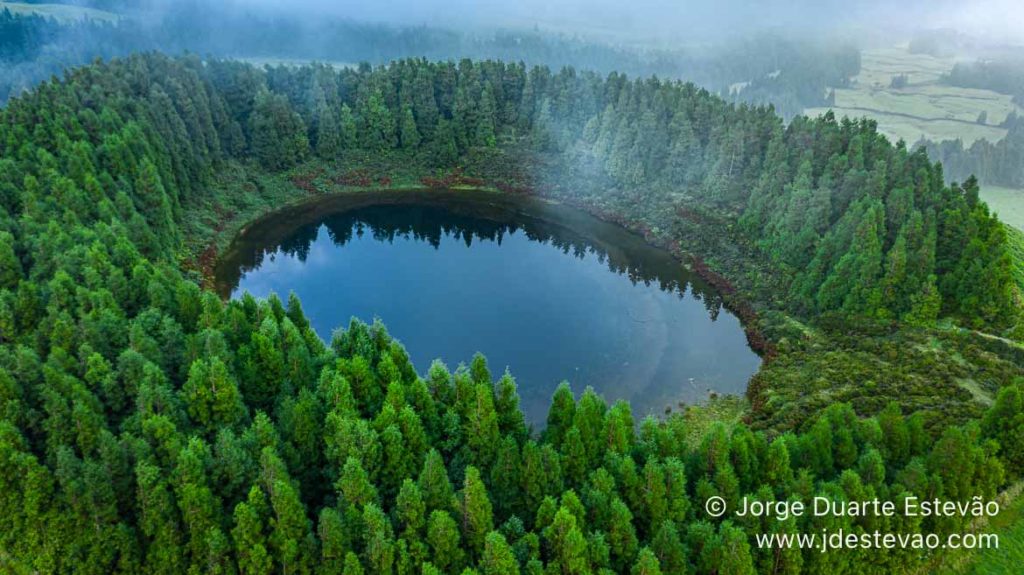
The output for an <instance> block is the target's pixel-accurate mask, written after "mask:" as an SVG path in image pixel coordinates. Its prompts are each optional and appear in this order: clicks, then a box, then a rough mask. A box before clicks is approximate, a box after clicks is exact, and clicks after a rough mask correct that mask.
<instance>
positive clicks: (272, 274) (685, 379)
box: [216, 191, 760, 426]
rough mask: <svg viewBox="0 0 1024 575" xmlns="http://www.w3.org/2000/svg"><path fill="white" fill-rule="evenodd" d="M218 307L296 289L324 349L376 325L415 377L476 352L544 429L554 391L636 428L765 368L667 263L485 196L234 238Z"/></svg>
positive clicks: (267, 227) (380, 207)
mask: <svg viewBox="0 0 1024 575" xmlns="http://www.w3.org/2000/svg"><path fill="white" fill-rule="evenodd" d="M216 276H217V283H218V289H219V291H220V293H221V294H222V295H223V296H224V297H232V298H235V297H239V296H240V295H241V294H243V293H244V292H246V291H248V292H250V293H252V294H253V295H255V296H257V297H265V296H267V295H269V294H270V293H273V292H276V293H277V294H279V295H280V296H281V297H282V298H286V297H287V296H288V293H289V292H290V291H294V292H295V293H296V294H297V295H298V296H299V297H300V298H301V300H302V305H303V309H304V310H305V312H306V315H307V316H308V317H309V319H310V322H311V323H312V325H313V327H314V329H316V331H317V333H318V334H319V335H320V336H321V337H322V338H323V339H324V340H325V341H329V340H330V337H331V333H332V332H333V330H334V329H336V328H339V327H345V326H347V325H348V323H349V320H350V318H351V317H358V318H360V319H363V320H364V321H367V322H371V321H373V320H374V318H380V319H381V320H382V321H383V322H384V323H385V324H386V325H387V327H388V331H389V332H390V333H391V335H392V336H393V337H395V338H396V339H398V340H399V341H401V342H402V344H403V345H404V346H405V348H406V349H407V350H408V352H409V355H410V357H411V358H412V361H413V362H414V363H415V365H416V368H417V370H418V371H419V372H420V373H421V374H425V373H426V371H427V368H428V367H429V366H430V364H431V362H432V361H433V360H434V359H435V358H438V359H441V360H442V361H444V362H445V363H447V364H448V366H449V367H450V368H451V369H453V370H454V369H455V367H456V366H457V365H458V364H459V363H460V362H465V363H467V364H468V363H469V360H470V359H471V358H472V356H473V354H474V353H475V352H477V351H479V352H482V353H483V354H484V355H486V356H487V359H488V363H489V365H490V368H491V372H492V374H494V376H495V378H497V377H499V376H500V375H501V374H502V372H503V371H504V370H505V369H506V367H507V368H508V369H509V370H510V372H511V373H512V375H513V376H514V377H515V378H516V382H517V384H518V387H519V394H520V397H521V401H522V407H523V410H524V412H525V413H526V417H527V420H528V421H529V422H531V423H534V424H535V425H537V426H543V422H544V420H545V419H546V415H547V406H548V403H549V400H550V398H551V394H552V393H553V392H554V390H555V388H556V387H557V385H558V384H559V382H561V381H563V380H565V381H568V382H570V383H571V384H572V388H573V390H574V391H575V392H576V393H577V394H579V393H580V392H581V391H582V390H583V389H584V388H585V387H586V386H588V385H589V386H592V387H593V388H594V389H595V390H596V391H597V392H598V393H600V394H602V395H603V396H604V397H605V398H606V399H607V400H608V401H609V403H611V402H612V401H615V400H617V399H627V400H629V401H630V402H631V403H632V406H633V413H634V415H635V416H636V417H637V420H638V421H639V419H640V418H641V417H642V416H644V415H646V414H648V413H652V414H660V413H663V412H664V411H665V409H666V408H667V407H675V406H677V405H679V404H680V403H698V402H702V401H705V400H706V399H707V398H708V397H709V396H710V394H712V393H718V394H742V393H744V392H745V390H746V385H747V381H748V380H749V378H750V376H752V375H753V374H754V373H755V372H756V371H757V369H758V367H759V365H760V359H759V357H758V356H757V355H756V354H755V353H754V352H753V351H751V349H750V348H749V347H748V345H747V341H746V336H745V334H744V331H743V327H742V326H741V325H740V322H739V320H738V319H737V318H736V317H735V316H733V315H732V314H731V313H729V311H728V310H726V309H724V308H723V307H722V301H721V298H720V296H719V295H718V294H717V293H716V292H715V291H714V290H713V289H712V288H711V287H710V286H708V285H707V284H706V283H704V282H703V281H701V279H700V278H699V277H697V276H696V275H695V274H692V273H691V272H689V271H687V270H686V269H685V268H684V267H683V266H682V265H681V264H680V263H679V262H678V261H677V260H675V259H674V258H673V257H672V256H671V255H670V254H669V253H667V252H665V251H663V250H660V249H657V248H654V247H651V246H650V245H648V244H647V243H646V242H644V240H643V239H642V238H640V237H638V236H636V235H634V234H631V233H629V232H627V231H625V230H623V229H622V228H620V227H618V226H615V225H613V224H609V223H606V222H602V221H600V220H597V219H596V218H593V217H591V216H589V215H587V214H586V213H584V212H582V211H579V210H576V209H574V208H570V207H567V206H563V205H558V204H553V203H550V202H546V201H542V200H538V199H534V198H526V197H521V196H515V195H511V194H501V193H491V192H480V191H396V192H372V193H352V194H344V195H335V196H330V197H327V198H324V199H321V200H319V201H315V202H311V203H308V204H303V205H300V206H296V207H290V208H287V209H284V210H281V211H279V212H276V213H274V214H271V215H270V216H268V217H265V218H263V219H261V220H259V221H257V222H255V223H253V224H252V225H250V226H249V227H248V228H246V229H245V230H243V231H242V233H240V234H239V236H238V237H237V238H236V239H235V240H234V242H233V243H232V245H231V247H230V248H229V249H228V250H227V251H226V252H225V253H224V254H223V256H222V257H221V259H220V261H219V262H218V267H217V271H216Z"/></svg>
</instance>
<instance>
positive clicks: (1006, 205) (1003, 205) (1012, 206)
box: [981, 186, 1024, 230]
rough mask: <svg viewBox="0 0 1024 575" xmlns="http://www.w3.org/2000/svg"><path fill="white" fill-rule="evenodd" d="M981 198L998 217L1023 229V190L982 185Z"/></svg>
mask: <svg viewBox="0 0 1024 575" xmlns="http://www.w3.org/2000/svg"><path fill="white" fill-rule="evenodd" d="M981 199H983V200H985V203H987V204H988V207H989V208H991V210H992V211H994V212H996V213H997V214H999V219H1000V220H1002V221H1003V222H1005V223H1007V224H1010V225H1011V226H1013V227H1015V228H1017V229H1018V230H1024V190H1017V189H1014V188H1000V187H999V186H983V187H982V188H981Z"/></svg>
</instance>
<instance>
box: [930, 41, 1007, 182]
mask: <svg viewBox="0 0 1024 575" xmlns="http://www.w3.org/2000/svg"><path fill="white" fill-rule="evenodd" d="M943 81H944V82H945V83H947V84H949V85H952V86H959V87H962V88H982V89H987V90H993V91H996V92H999V93H1002V94H1010V95H1012V96H1013V101H1014V103H1016V104H1017V105H1018V106H1020V105H1022V104H1024V62H1021V61H1020V60H1018V59H1007V58H1001V59H996V60H991V61H989V60H984V61H977V62H960V63H957V64H956V65H955V66H954V67H953V70H952V71H951V72H950V73H949V74H948V75H946V76H945V77H944V78H943ZM1001 125H1002V127H1004V128H1006V129H1007V134H1006V137H1005V138H1003V139H1001V140H999V141H998V142H990V141H988V140H984V139H981V140H977V141H975V142H974V143H973V144H971V145H970V146H966V147H965V146H964V144H963V142H962V141H960V140H947V141H944V142H920V143H919V145H922V146H925V147H927V149H928V153H929V155H930V156H931V157H932V158H933V159H935V160H936V161H940V162H942V165H943V166H944V167H945V168H946V175H947V177H950V178H954V179H958V180H960V181H963V180H964V179H966V178H968V177H970V176H971V175H975V176H977V177H978V178H979V179H980V180H981V181H982V182H983V183H986V184H990V185H998V186H1006V187H1009V188H1021V187H1024V120H1022V119H1021V118H1020V116H1019V115H1017V114H1010V115H1009V116H1008V117H1007V118H1006V120H1005V121H1004V122H1003V123H1002V124H1001Z"/></svg>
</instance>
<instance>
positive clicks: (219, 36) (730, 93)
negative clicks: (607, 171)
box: [0, 1, 860, 118]
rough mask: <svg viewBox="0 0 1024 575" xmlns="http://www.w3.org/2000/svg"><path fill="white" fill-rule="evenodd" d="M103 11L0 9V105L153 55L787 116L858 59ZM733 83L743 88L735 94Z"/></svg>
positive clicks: (749, 46) (798, 51)
mask: <svg viewBox="0 0 1024 575" xmlns="http://www.w3.org/2000/svg"><path fill="white" fill-rule="evenodd" d="M110 4H113V5H112V6H107V7H108V8H115V9H117V10H126V11H127V12H126V14H125V15H124V16H123V17H121V19H120V20H116V21H96V20H81V21H78V22H71V23H68V22H60V21H57V20H55V19H53V18H49V17H45V16H33V15H18V14H13V13H11V12H10V11H9V10H7V9H6V8H4V9H0V62H2V63H4V64H5V65H4V66H3V67H0V103H2V102H3V101H5V100H6V99H7V98H8V97H9V96H10V95H16V94H18V93H20V92H21V91H23V90H25V89H27V88H30V87H32V86H34V85H35V84H36V83H38V82H40V81H42V80H46V79H49V78H50V77H51V76H53V75H59V74H60V72H61V70H62V69H63V68H64V67H66V66H68V65H81V64H86V63H88V62H90V61H91V60H92V59H94V58H97V57H102V58H109V57H112V56H123V55H127V54H130V53H132V52H137V51H145V50H160V51H162V52H165V53H172V54H177V53H182V52H191V53H196V54H200V55H209V54H212V55H216V56H221V57H244V58H257V59H259V58H269V59H272V60H279V59H282V58H284V59H289V58H291V59H296V60H304V61H309V60H320V61H326V62H334V63H342V64H352V65H354V64H356V63H359V62H368V63H371V64H375V65H378V64H386V63H388V62H390V61H391V60H394V59H400V58H408V57H413V56H416V57H426V58H428V59H431V60H445V59H449V58H461V57H468V58H474V59H477V60H486V59H499V60H504V61H507V62H516V61H523V62H525V63H527V64H530V65H544V66H550V67H551V68H553V69H557V68H558V67H561V66H563V65H569V66H573V67H575V68H578V69H581V70H591V71H596V72H600V73H602V74H607V73H610V72H613V71H616V70H619V71H621V70H629V71H631V72H632V73H634V74H638V75H641V76H650V75H658V76H660V77H663V78H671V79H676V78H686V79H687V80H690V81H694V82H696V83H697V84H699V85H701V86H704V87H706V88H708V89H709V90H711V91H714V92H716V93H718V94H720V95H721V96H723V97H725V98H727V99H731V100H735V101H742V102H750V103H756V104H768V103H771V104H774V105H775V107H776V109H777V110H778V111H779V113H781V114H783V115H784V116H785V117H787V118H789V117H792V116H795V115H797V114H799V113H800V112H801V111H803V109H804V108H807V107H812V106H820V105H826V104H827V103H828V101H827V100H828V99H827V95H826V94H825V87H826V86H844V85H846V83H847V81H848V79H849V78H850V77H851V76H854V75H856V74H857V72H858V71H859V68H860V52H859V51H858V49H857V48H856V47H855V46H853V45H852V44H848V43H840V44H836V45H834V44H831V43H826V42H824V41H819V40H812V39H799V38H786V37H783V36H781V35H778V34H772V33H770V32H764V33H759V34H757V35H756V36H754V37H752V38H749V39H744V40H742V41H729V42H720V43H717V44H715V45H713V46H711V47H706V48H693V49H685V50H684V49H681V48H661V47H645V46H632V45H620V44H609V43H605V42H600V41H596V40H592V39H588V38H587V37H584V36H575V35H568V34H561V33H555V32H547V31H543V30H521V29H516V28H508V29H505V28H499V29H496V30H493V31H488V30H481V31H475V32H467V31H461V30H454V29H451V30H450V29H445V28H440V27H424V26H417V27H413V26H398V25H387V24H371V23H365V22H355V21H349V20H344V19H338V18H322V19H318V20H315V21H310V20H309V19H307V18H303V17H301V16H292V17H285V16H281V15H274V16H267V15H261V14H259V13H248V12H236V11H231V10H224V9H223V8H222V7H220V6H218V5H216V4H214V5H207V4H206V3H201V2H195V1H186V2H175V3H173V4H172V5H169V6H167V7H166V8H165V9H164V10H163V11H161V12H160V13H159V15H158V16H147V15H146V14H145V13H142V14H138V13H137V10H136V11H132V10H130V9H128V7H126V6H119V5H117V4H119V3H116V2H115V3H110ZM96 5H97V6H101V5H105V3H99V4H96ZM737 83H741V84H743V85H744V88H743V89H741V90H738V91H736V90H732V89H731V87H732V86H733V85H734V84H737Z"/></svg>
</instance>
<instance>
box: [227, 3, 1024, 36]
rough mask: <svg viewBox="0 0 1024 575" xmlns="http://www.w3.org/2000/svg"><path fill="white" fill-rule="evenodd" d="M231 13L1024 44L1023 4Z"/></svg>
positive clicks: (312, 8)
mask: <svg viewBox="0 0 1024 575" xmlns="http://www.w3.org/2000/svg"><path fill="white" fill-rule="evenodd" d="M225 6H226V7H229V8H231V9H237V8H250V9H260V10H267V11H276V12H280V13H287V14H289V15H292V16H295V15H299V14H308V15H310V16H323V15H329V16H333V17H341V18H347V19H353V20H364V21H371V22H377V23H388V24H398V25H429V26H439V27H450V28H454V29H461V28H464V27H466V26H477V27H488V28H531V27H537V28H542V29H547V30H552V31H558V32H563V33H571V34H581V35H590V36H594V37H605V38H616V39H619V40H621V41H628V42H642V43H649V44H654V45H676V46H679V45H688V44H692V43H694V42H704V43H706V42H713V41H716V40H725V39H734V38H736V37H739V36H743V35H749V34H751V33H756V32H759V31H764V30H776V31H784V32H786V33H790V34H798V35H807V36H820V35H824V34H832V33H835V32H843V31H863V30H865V29H871V30H874V31H882V32H883V33H891V34H898V33H909V32H913V31H915V30H918V29H928V28H952V29H956V30H957V31H959V32H961V33H965V34H968V35H971V36H978V37H988V38H989V39H998V40H999V41H1004V42H1011V43H1024V6H1022V5H1021V4H1020V3H1019V2H1017V1H1016V0H975V1H967V2H964V1H961V0H910V1H906V2H899V3H894V2H890V1H886V0H853V1H847V0H766V1H754V0H718V1H714V0H675V1H672V0H637V1H632V2H621V1H617V0H558V1H545V0H522V1H520V2H514V3H510V2H504V1H498V0H445V1H439V0H425V1H416V0H389V1H383V2H361V1H351V0H349V1H345V2H330V1H328V0H302V1H299V2H286V3H282V2H280V1H279V0H230V1H229V2H227V3H226V4H225Z"/></svg>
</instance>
